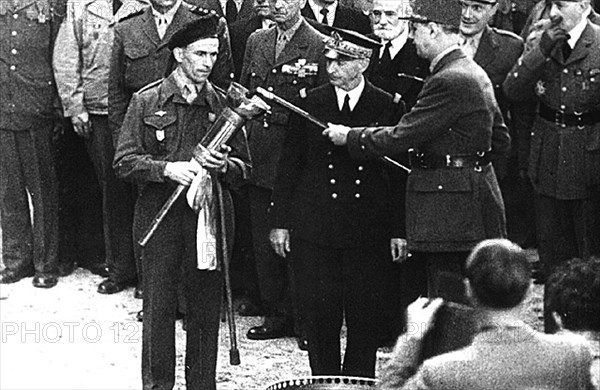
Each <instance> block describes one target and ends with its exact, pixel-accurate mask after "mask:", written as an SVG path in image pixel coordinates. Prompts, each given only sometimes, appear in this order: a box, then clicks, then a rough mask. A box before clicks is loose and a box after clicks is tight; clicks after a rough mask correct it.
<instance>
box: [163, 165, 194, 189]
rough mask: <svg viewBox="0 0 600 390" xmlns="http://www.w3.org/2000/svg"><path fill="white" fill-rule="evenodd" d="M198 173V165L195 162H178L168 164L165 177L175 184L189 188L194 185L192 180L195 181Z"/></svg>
mask: <svg viewBox="0 0 600 390" xmlns="http://www.w3.org/2000/svg"><path fill="white" fill-rule="evenodd" d="M198 171H199V170H198V165H197V164H194V163H193V162H189V161H176V162H168V163H167V165H166V166H165V171H164V175H165V177H168V178H169V179H171V180H173V181H174V182H177V183H179V184H183V185H184V186H186V187H187V186H189V185H190V184H192V180H194V177H195V176H196V174H197V173H198Z"/></svg>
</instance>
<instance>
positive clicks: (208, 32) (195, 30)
mask: <svg viewBox="0 0 600 390" xmlns="http://www.w3.org/2000/svg"><path fill="white" fill-rule="evenodd" d="M218 27H219V17H218V16H217V15H215V14H208V15H206V16H203V17H201V18H199V19H196V20H194V21H191V22H189V23H187V24H185V25H184V26H183V27H181V28H180V29H179V30H177V31H176V32H175V34H173V36H172V37H171V39H170V40H169V43H168V44H167V46H168V47H169V49H171V50H173V49H175V48H176V47H186V46H187V45H189V44H190V43H194V42H196V41H197V40H199V39H204V38H217V33H218Z"/></svg>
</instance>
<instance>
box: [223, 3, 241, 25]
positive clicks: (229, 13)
mask: <svg viewBox="0 0 600 390" xmlns="http://www.w3.org/2000/svg"><path fill="white" fill-rule="evenodd" d="M237 16H238V9H237V5H235V1H234V0H227V3H226V4H225V19H226V20H227V24H228V25H230V26H231V23H233V22H235V20H236V19H237Z"/></svg>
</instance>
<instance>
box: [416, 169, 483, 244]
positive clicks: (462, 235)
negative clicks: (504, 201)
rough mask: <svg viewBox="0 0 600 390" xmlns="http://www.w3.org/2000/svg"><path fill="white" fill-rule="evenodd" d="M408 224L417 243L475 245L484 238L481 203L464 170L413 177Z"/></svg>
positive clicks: (435, 172)
mask: <svg viewBox="0 0 600 390" xmlns="http://www.w3.org/2000/svg"><path fill="white" fill-rule="evenodd" d="M407 186H408V191H407V198H406V210H407V215H406V224H407V232H408V234H409V238H411V239H413V240H415V241H428V242H444V241H445V242H447V241H455V242H461V241H473V240H476V239H478V238H480V237H481V236H482V232H483V231H484V229H483V225H482V214H481V205H480V200H479V199H477V195H476V194H477V192H476V191H474V188H473V183H472V182H471V179H470V175H469V174H468V173H466V172H464V171H463V170H462V169H456V170H454V169H446V170H435V171H427V172H415V173H413V174H412V175H411V176H409V180H408V184H407Z"/></svg>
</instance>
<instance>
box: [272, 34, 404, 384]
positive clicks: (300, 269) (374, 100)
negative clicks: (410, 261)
mask: <svg viewBox="0 0 600 390" xmlns="http://www.w3.org/2000/svg"><path fill="white" fill-rule="evenodd" d="M328 29H329V30H330V31H332V33H331V37H330V38H329V39H328V41H327V43H326V48H325V53H324V55H325V58H326V59H327V75H328V77H329V84H326V85H322V86H320V87H318V88H316V89H313V90H310V91H309V92H308V94H307V96H306V98H305V99H302V101H301V107H302V108H303V109H304V110H306V111H308V112H310V113H311V114H313V115H315V116H316V117H318V118H319V119H321V120H323V121H326V122H335V123H343V124H345V125H353V126H377V125H392V124H394V123H397V122H398V119H399V118H400V116H401V115H402V114H403V113H404V106H403V104H402V103H400V104H397V103H394V102H393V99H392V96H391V95H390V94H388V93H386V92H385V91H383V90H381V89H379V88H377V87H374V86H373V85H372V84H371V83H370V82H369V81H368V80H366V79H365V78H364V77H363V73H364V72H365V70H366V69H367V67H368V65H369V59H370V58H371V55H372V52H373V50H376V49H378V48H379V44H378V43H377V42H376V41H374V40H371V39H369V38H367V37H365V36H362V35H360V34H358V33H355V32H353V31H350V30H341V29H336V28H335V27H328ZM281 156H282V157H281V160H280V161H279V166H278V176H277V180H276V182H275V188H274V190H273V208H272V211H271V213H272V223H273V227H274V229H273V230H272V231H271V237H270V238H271V245H272V246H273V249H275V251H276V252H277V254H278V255H280V256H281V257H288V255H289V262H290V264H291V265H292V268H293V274H294V275H296V280H297V283H298V289H299V297H298V298H299V299H300V300H302V302H304V309H305V310H304V314H306V316H307V321H306V322H305V326H306V330H307V335H308V342H309V343H308V345H309V348H308V356H309V359H310V367H311V370H312V374H313V375H342V374H343V375H348V376H366V377H374V375H375V360H376V359H375V358H376V352H377V346H378V342H379V341H380V340H379V339H378V337H379V336H380V335H381V333H382V330H383V325H384V323H385V321H386V320H385V315H386V314H387V313H386V312H384V311H383V310H382V309H383V308H386V307H388V304H387V300H388V299H389V296H387V292H388V291H389V284H391V282H392V281H391V279H390V278H389V277H388V275H390V273H391V270H392V256H394V257H396V260H401V259H405V257H406V253H400V252H399V251H400V250H401V249H402V245H401V243H400V241H401V240H400V237H401V236H402V234H403V231H402V230H403V228H404V226H403V225H404V224H403V219H402V218H401V217H400V215H399V214H401V213H402V208H403V206H404V205H403V204H402V200H403V197H402V196H400V195H399V194H395V193H394V191H393V190H394V189H395V188H397V187H396V186H393V185H392V183H391V180H390V178H391V177H392V176H393V175H395V172H394V170H393V168H390V167H389V166H387V165H384V164H383V163H382V162H381V161H376V160H373V161H357V160H355V159H353V158H352V157H351V156H350V155H349V154H348V151H347V150H346V149H345V148H342V147H339V146H335V145H334V144H333V143H332V142H331V141H329V139H327V138H325V137H323V136H322V135H321V129H320V128H319V127H318V126H316V125H315V124H313V123H310V122H309V121H308V120H306V119H304V118H301V117H299V116H297V115H293V116H292V117H291V119H290V125H289V127H288V129H287V133H286V137H285V141H284V146H283V152H282V154H281ZM390 247H391V254H390ZM344 318H345V319H346V326H347V329H348V338H347V343H346V352H345V354H344V360H343V364H341V361H340V330H341V327H342V322H343V320H344Z"/></svg>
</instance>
